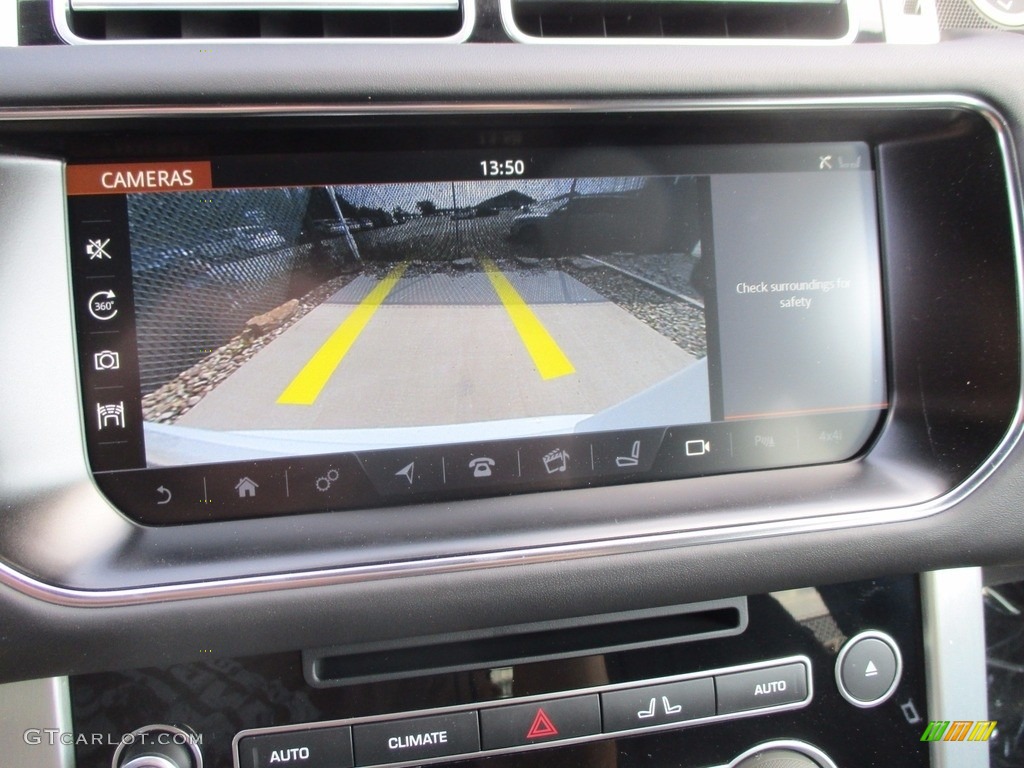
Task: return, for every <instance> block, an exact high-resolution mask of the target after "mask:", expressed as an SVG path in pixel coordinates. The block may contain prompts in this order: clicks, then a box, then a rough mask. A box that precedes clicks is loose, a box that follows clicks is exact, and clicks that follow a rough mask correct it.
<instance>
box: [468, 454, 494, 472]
mask: <svg viewBox="0 0 1024 768" xmlns="http://www.w3.org/2000/svg"><path fill="white" fill-rule="evenodd" d="M469 468H470V469H472V470H473V477H490V476H491V474H493V471H492V470H493V468H494V459H489V458H487V457H486V456H480V457H479V458H476V459H473V460H472V461H471V462H469Z"/></svg>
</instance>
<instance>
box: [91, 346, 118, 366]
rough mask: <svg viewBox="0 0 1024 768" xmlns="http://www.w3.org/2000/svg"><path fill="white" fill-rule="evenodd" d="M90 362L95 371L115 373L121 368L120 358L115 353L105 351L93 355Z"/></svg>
mask: <svg viewBox="0 0 1024 768" xmlns="http://www.w3.org/2000/svg"><path fill="white" fill-rule="evenodd" d="M92 362H93V365H94V366H95V368H96V370H97V371H116V370H117V369H118V368H120V367H121V356H120V355H119V354H118V353H117V352H111V351H110V350H109V349H105V350H103V351H102V352H97V353H96V354H94V355H93V356H92Z"/></svg>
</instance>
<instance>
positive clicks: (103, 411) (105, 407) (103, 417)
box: [96, 401, 125, 430]
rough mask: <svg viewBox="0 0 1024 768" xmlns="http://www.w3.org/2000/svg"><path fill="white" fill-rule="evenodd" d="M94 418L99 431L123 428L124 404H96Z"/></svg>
mask: <svg viewBox="0 0 1024 768" xmlns="http://www.w3.org/2000/svg"><path fill="white" fill-rule="evenodd" d="M96 417H97V420H98V422H99V429H101V430H103V429H108V428H120V429H124V428H125V418H124V402H123V401H122V402H120V403H106V404H99V403H97V404H96Z"/></svg>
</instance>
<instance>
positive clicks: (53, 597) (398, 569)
mask: <svg viewBox="0 0 1024 768" xmlns="http://www.w3.org/2000/svg"><path fill="white" fill-rule="evenodd" d="M821 108H830V109H857V108H901V109H915V108H921V109H929V108H959V109H966V110H970V111H973V112H976V113H977V114H979V115H981V116H982V117H983V118H985V119H986V120H987V121H988V122H989V123H990V124H991V125H992V128H993V130H994V131H995V133H996V135H997V139H998V142H999V145H1000V147H1001V150H1002V161H1003V169H1004V171H1005V173H1006V176H1007V179H1008V182H1009V183H1008V189H1007V194H1008V197H1009V203H1010V211H1011V226H1012V231H1013V243H1014V251H1015V253H1016V257H1017V258H1016V271H1017V295H1018V303H1019V304H1021V305H1024V296H1022V289H1021V280H1020V270H1021V266H1020V261H1021V226H1020V196H1019V192H1018V190H1019V188H1020V184H1019V176H1018V171H1017V160H1016V153H1015V150H1014V146H1013V143H1012V140H1011V137H1010V131H1009V128H1008V126H1007V124H1006V122H1005V120H1004V119H1003V118H1002V116H1001V115H1000V114H999V113H998V112H997V111H996V110H995V109H994V108H993V107H992V106H990V105H989V104H987V103H985V102H983V101H981V100H978V99H976V98H973V97H970V96H963V95H956V94H946V95H917V96H890V97H853V98H809V99H788V100H786V99H778V100H764V99H761V100H721V101H715V100H704V101H693V102H680V101H676V100H660V101H636V102H530V103H524V104H517V103H490V104H486V103H485V104H464V105H450V104H427V105H417V106H404V107H403V106H387V107H378V106H374V107H367V106H351V105H338V106H294V105H293V106H276V107H275V106H269V107H268V106H249V107H218V106H197V107H172V106H168V107H141V106H140V107H112V108H110V109H104V108H56V107H55V108H42V109H40V108H25V109H18V108H15V109H6V110H0V121H2V120H38V119H77V120H82V119H87V120H88V119H97V120H98V119H103V118H111V117H133V118H140V119H141V118H146V119H149V118H153V119H160V118H163V117H167V116H171V115H189V116H214V115H216V116H229V115H237V116H282V115H296V116H299V115H388V114H407V113H414V114H424V115H426V114H472V113H488V114H490V113H493V114H502V113H513V112H527V113H539V112H558V111H570V110H571V111H575V112H608V111H614V112H638V113H640V112H654V111H669V110H673V111H687V112H698V111H731V112H752V111H766V110H809V109H821ZM23 162H27V161H23ZM33 162H35V163H39V164H41V166H40V167H41V168H45V170H46V174H53V173H56V172H58V170H59V167H60V166H59V164H58V163H57V161H52V160H51V161H44V160H35V161H33ZM55 166H56V167H55ZM44 175H45V174H44ZM51 178H52V177H51ZM51 183H52V182H51ZM48 194H52V191H51V192H49V193H48ZM50 205H51V207H52V201H51V203H50ZM52 229H53V227H52V226H51V230H52ZM3 234H4V233H3V231H2V230H0V243H2V242H3ZM54 236H57V234H56V233H55V234H54ZM59 236H60V237H64V233H63V232H60V233H59ZM33 247H35V244H33ZM5 252H8V253H10V252H17V251H16V250H13V251H12V250H10V249H7V250H5ZM7 261H10V260H7ZM67 269H68V266H67V264H65V265H64V266H63V275H64V276H63V277H62V278H61V279H64V280H67V276H66V272H67ZM68 302H70V299H68ZM8 304H9V303H5V304H0V321H2V320H3V318H5V317H7V324H6V327H7V328H8V330H9V331H10V332H12V333H13V332H14V331H15V330H16V329H17V328H18V327H19V325H18V323H17V322H16V317H13V316H12V317H8V316H7V315H4V310H5V308H7V309H10V307H8V306H7V305H8ZM12 311H13V310H12ZM32 311H33V312H34V313H35V314H38V308H33V309H32ZM70 311H71V310H70V303H68V304H67V306H65V307H64V308H63V310H62V312H63V314H61V313H60V312H58V313H57V314H58V316H59V317H58V318H56V319H53V318H51V319H52V320H53V321H54V322H58V324H59V323H61V322H64V323H66V324H67V329H66V330H65V331H63V333H64V334H65V336H66V337H67V338H65V339H63V341H60V342H59V344H58V349H60V350H66V354H67V361H68V362H67V364H68V365H70V364H71V362H70V361H72V360H74V359H75V355H74V350H73V347H72V340H71V333H70V322H71V320H70ZM4 327H5V324H4V323H3V322H0V336H2V334H3V329H4ZM31 342H32V344H39V343H40V340H39V338H38V337H37V338H34V339H32V340H31ZM54 343H58V342H57V341H55V342H54ZM26 351H28V350H26ZM62 373H63V372H62ZM55 374H56V372H51V373H50V374H49V375H50V376H51V377H52V376H53V375H55ZM68 386H70V385H68ZM74 391H76V392H80V387H79V386H78V384H77V382H76V383H75V384H74ZM79 398H80V394H78V395H76V396H74V402H75V407H76V408H80V406H79V402H80V400H79ZM30 399H31V398H30ZM15 400H17V398H15ZM18 402H20V401H18ZM12 418H18V417H16V416H12ZM74 418H75V421H74V426H75V432H74V435H75V438H74V439H75V441H77V442H75V443H74V446H75V448H74V450H73V451H72V453H74V454H75V456H74V457H73V459H74V461H73V462H71V463H72V464H73V466H71V465H68V466H66V467H62V469H66V470H67V471H66V472H65V474H64V475H62V477H64V478H67V479H69V480H70V481H73V482H74V483H75V484H76V486H75V488H76V491H77V492H78V493H79V495H77V496H76V498H75V502H76V503H77V504H79V506H82V505H84V504H86V503H91V505H93V506H96V507H97V508H99V507H102V508H103V509H104V510H110V512H109V514H110V515H111V516H117V515H118V513H116V512H115V511H114V510H113V509H111V508H110V506H109V504H108V503H107V502H106V500H105V499H104V498H103V497H102V496H101V495H100V494H99V492H98V491H97V490H96V488H95V486H94V485H93V484H92V482H91V480H90V473H89V469H88V466H87V464H86V462H85V456H84V445H83V442H82V440H83V438H82V435H81V416H80V410H79V412H78V414H76V416H75V417H74ZM0 421H2V420H0ZM4 423H5V429H7V427H8V426H9V425H8V424H7V423H6V422H4ZM35 430H36V427H33V431H32V434H38V432H37V431H35ZM68 432H69V430H68V429H67V425H64V428H63V429H61V430H60V434H62V435H63V436H64V437H67V436H68ZM1021 432H1022V407H1021V401H1020V395H1018V403H1017V411H1016V414H1015V417H1014V420H1013V423H1012V425H1011V427H1010V429H1009V430H1008V431H1007V434H1006V435H1004V437H1003V439H1002V441H1001V442H1000V443H999V445H998V446H997V447H996V449H995V451H994V452H993V454H992V455H991V456H990V457H989V459H988V460H987V461H986V462H985V463H984V464H982V466H981V467H979V468H978V470H977V471H976V472H975V473H974V474H973V475H972V476H971V477H970V478H968V479H967V480H966V481H965V482H963V483H961V484H960V485H959V486H957V487H956V488H954V489H953V490H951V491H950V492H949V493H946V494H945V495H943V496H940V497H938V498H936V499H932V500H930V501H926V502H923V503H920V504H914V505H909V506H904V507H894V508H891V509H852V510H849V511H842V512H839V513H836V514H831V515H828V514H818V515H817V516H813V517H807V518H800V519H792V518H790V519H779V520H771V521H766V522H761V523H757V524H753V525H750V524H735V523H734V524H724V525H721V526H719V527H715V528H706V529H703V530H681V531H670V532H666V533H660V534H656V535H649V534H645V535H624V536H622V537H619V538H615V539H608V540H600V541H584V542H575V543H569V544H563V545H559V546H544V547H538V548H534V549H518V550H505V551H498V552H485V553H478V554H469V555H459V556H450V557H438V558H435V559H424V560H410V561H397V562H388V563H380V564H373V565H361V566H354V567H340V568H329V569H322V570H312V571H300V572H292V573H273V574H264V575H258V576H248V577H238V578H223V579H210V580H205V581H200V582H193V583H186V584H158V585H150V586H133V587H129V588H125V589H115V590H89V589H72V588H67V587H60V586H55V585H53V584H49V583H46V582H44V581H41V580H39V579H37V578H34V577H32V576H30V575H28V574H26V573H22V572H21V571H19V570H17V569H15V568H12V567H11V566H9V565H7V564H6V563H0V583H4V584H6V585H7V586H10V587H12V588H13V589H16V590H18V591H20V592H22V593H24V594H26V595H29V596H31V597H34V598H36V599H39V600H43V601H46V602H50V603H55V604H59V605H68V606H92V607H101V606H114V605H132V604H140V603H149V602H157V601H165V600H180V599H185V598H194V597H213V596H226V595H234V594H244V593H255V592H264V591H270V590H279V589H298V588H307V587H317V586H326V585H332V584H342V583H351V582H363V581H371V580H381V579H390V578H401V577H405V576H413V575H427V574H441V573H452V572H457V571H467V570H474V569H481V568H497V567H504V566H509V565H523V564H529V563H542V562H555V561H563V560H571V559H578V558H585V557H596V556H603V555H614V554H626V553H630V552H638V551H649V550H657V549H665V548H672V547H681V546H689V545H696V544H710V543H723V542H735V541H743V540H749V539H754V538H761V537H768V536H781V535H793V534H800V533H812V532H820V531H830V530H838V529H844V528H854V527H859V526H881V525H886V524H889V523H897V522H905V521H908V520H917V519H920V518H924V517H928V516H931V515H935V514H938V513H940V512H943V511H944V510H947V509H949V508H950V507H952V506H954V505H956V504H957V503H959V502H960V501H962V500H963V499H965V498H967V497H968V496H969V495H970V494H971V493H972V492H973V491H974V490H976V489H977V488H978V486H979V485H980V484H981V483H982V482H984V481H985V480H986V479H987V478H988V477H989V476H990V475H991V474H992V473H993V472H994V471H995V470H996V469H997V468H998V467H999V465H1000V464H1002V462H1003V461H1004V460H1005V459H1006V458H1007V456H1008V455H1009V454H1010V452H1011V451H1012V450H1013V448H1014V446H1015V445H1016V444H1017V443H1018V441H1019V440H1020V437H1021ZM65 450H66V449H65ZM0 466H2V465H0ZM42 469H45V467H44V468H42ZM42 469H40V470H39V471H42ZM3 474H4V473H3V472H0V486H2V483H3V481H4V479H5V478H4V476H3ZM69 475H70V477H69ZM679 482H685V481H679ZM51 533H53V535H54V536H58V535H67V534H58V532H56V531H52V532H51Z"/></svg>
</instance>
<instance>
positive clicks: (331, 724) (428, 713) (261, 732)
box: [231, 656, 814, 768]
mask: <svg viewBox="0 0 1024 768" xmlns="http://www.w3.org/2000/svg"><path fill="white" fill-rule="evenodd" d="M788 664H802V665H803V667H804V674H805V676H806V681H807V695H806V696H805V697H804V698H803V699H801V700H800V701H794V702H790V703H789V704H776V705H775V706H771V707H763V708H758V709H748V710H744V711H742V712H733V713H731V714H728V715H712V716H710V717H700V718H695V719H693V720H682V721H680V722H677V723H664V724H662V725H654V726H651V727H649V728H633V729H630V730H626V731H608V732H601V733H595V734H593V735H590V736H579V737H577V738H573V739H557V740H553V741H545V742H541V743H539V744H526V745H523V746H518V747H509V748H506V749H483V748H481V750H480V751H479V752H460V753H458V754H452V755H444V756H442V757H431V758H422V759H419V760H407V761H402V762H395V763H375V764H374V766H373V768H379V767H383V766H387V768H405V767H406V766H416V765H430V764H433V763H450V762H453V761H455V760H466V759H475V758H478V757H493V756H495V755H505V754H509V753H512V752H516V753H521V752H527V751H532V750H536V749H545V748H551V747H564V746H569V745H571V744H585V743H587V742H591V741H601V740H605V739H617V738H620V737H623V736H633V735H636V734H643V733H654V732H657V731H667V730H678V729H680V728H689V727H690V726H693V725H704V724H706V723H719V722H725V721H727V720H738V719H741V718H745V717H754V716H757V715H766V714H769V713H772V712H785V711H788V710H793V709H803V708H804V707H806V706H807V705H809V704H810V703H811V702H812V701H813V700H814V675H813V674H812V667H811V660H810V659H809V658H807V657H806V656H787V657H785V658H781V659H771V660H768V661H757V662H753V663H750V664H740V665H738V666H735V667H723V668H721V669H712V670H709V671H707V672H690V673H688V674H685V675H672V676H670V677H659V678H656V679H653V680H638V681H635V682H629V683H616V684H614V685H601V686H594V687H593V688H582V689H578V690H571V691H558V692H557V693H547V694H540V695H537V696H523V697H522V698H512V699H498V700H496V701H485V702H480V703H478V704H460V705H456V706H452V707H441V708H438V709H420V710H415V711H412V712H391V713H388V714H386V715H379V716H369V717H353V718H346V719H342V720H326V721H323V722H317V723H300V724H298V725H286V726H280V727H274V728H249V729H247V730H244V731H239V732H238V733H237V734H235V737H234V739H232V740H231V753H232V756H233V758H234V766H235V768H239V760H238V745H239V742H240V741H241V740H242V739H244V738H246V737H247V736H268V735H271V734H277V733H294V732H296V731H311V730H318V729H321V728H337V727H340V726H355V725H364V724H367V723H386V722H390V721H394V720H414V719H416V718H419V717H433V716H437V715H447V714H452V713H455V712H479V711H482V710H485V709H497V708H501V707H514V706H517V705H520V704H543V703H545V702H549V701H555V700H558V699H567V698H573V697H577V696H596V695H600V694H602V693H609V692H611V691H625V690H631V689H634V688H648V687H650V686H655V685H664V684H666V683H678V682H682V681H684V680H705V679H708V678H714V677H717V676H720V675H731V674H734V673H737V672H752V671H756V670H758V669H770V668H772V667H781V666H786V665H788ZM716 707H717V702H716ZM602 719H603V718H602ZM602 725H603V723H602Z"/></svg>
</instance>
